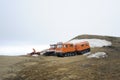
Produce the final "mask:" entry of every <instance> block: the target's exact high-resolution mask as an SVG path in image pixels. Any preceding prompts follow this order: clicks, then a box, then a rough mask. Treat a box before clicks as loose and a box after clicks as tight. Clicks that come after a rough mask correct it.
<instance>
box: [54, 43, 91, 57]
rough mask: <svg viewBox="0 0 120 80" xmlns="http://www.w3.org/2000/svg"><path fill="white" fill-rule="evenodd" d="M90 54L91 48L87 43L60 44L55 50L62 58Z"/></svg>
mask: <svg viewBox="0 0 120 80" xmlns="http://www.w3.org/2000/svg"><path fill="white" fill-rule="evenodd" d="M86 52H90V46H89V43H88V42H87V41H85V42H80V43H76V44H73V43H68V42H67V43H58V44H57V47H56V49H55V54H56V55H57V56H60V57H64V56H75V55H79V54H84V53H86Z"/></svg>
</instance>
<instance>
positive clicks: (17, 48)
mask: <svg viewBox="0 0 120 80" xmlns="http://www.w3.org/2000/svg"><path fill="white" fill-rule="evenodd" d="M33 48H34V49H35V50H36V51H42V50H45V49H48V48H49V45H2V46H0V55H2V56H19V55H26V54H28V53H31V52H32V51H33Z"/></svg>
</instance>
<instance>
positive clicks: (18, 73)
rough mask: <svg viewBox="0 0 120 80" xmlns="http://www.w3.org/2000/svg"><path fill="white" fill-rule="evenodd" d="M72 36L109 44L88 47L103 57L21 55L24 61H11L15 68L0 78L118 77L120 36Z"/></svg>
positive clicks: (104, 79) (114, 79)
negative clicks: (100, 53)
mask: <svg viewBox="0 0 120 80" xmlns="http://www.w3.org/2000/svg"><path fill="white" fill-rule="evenodd" d="M75 39H102V40H103V39H104V40H107V41H110V42H111V43H112V45H111V46H103V47H94V48H91V54H94V53H96V52H105V53H106V54H107V57H104V58H87V56H86V55H78V56H71V57H62V58H61V57H56V56H38V57H28V56H26V57H25V56H24V58H26V59H27V60H26V59H24V60H23V61H18V62H17V63H15V64H12V65H11V69H14V70H13V71H12V72H8V73H6V74H5V75H4V78H3V80H120V77H119V76H120V37H111V36H98V35H79V36H76V37H75V38H73V39H71V40H75ZM71 40H70V41H71ZM28 58H29V60H28ZM18 59H19V58H18ZM16 69H18V70H16ZM10 74H11V75H10ZM8 75H9V76H8ZM6 76H7V77H6Z"/></svg>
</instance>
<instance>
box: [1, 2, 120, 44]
mask: <svg viewBox="0 0 120 80" xmlns="http://www.w3.org/2000/svg"><path fill="white" fill-rule="evenodd" d="M119 31H120V0H0V44H4V43H6V44H9V43H11V44H15V43H17V42H21V43H28V44H29V43H39V44H50V43H54V42H58V41H67V40H69V39H71V38H73V37H75V36H77V35H80V34H95V35H97V34H99V35H111V36H119V37H120V32H119Z"/></svg>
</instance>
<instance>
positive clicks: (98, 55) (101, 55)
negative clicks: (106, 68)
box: [87, 52, 108, 58]
mask: <svg viewBox="0 0 120 80" xmlns="http://www.w3.org/2000/svg"><path fill="white" fill-rule="evenodd" d="M105 57H108V55H107V54H106V53H105V52H97V53H94V54H91V55H89V56H87V58H105Z"/></svg>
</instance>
